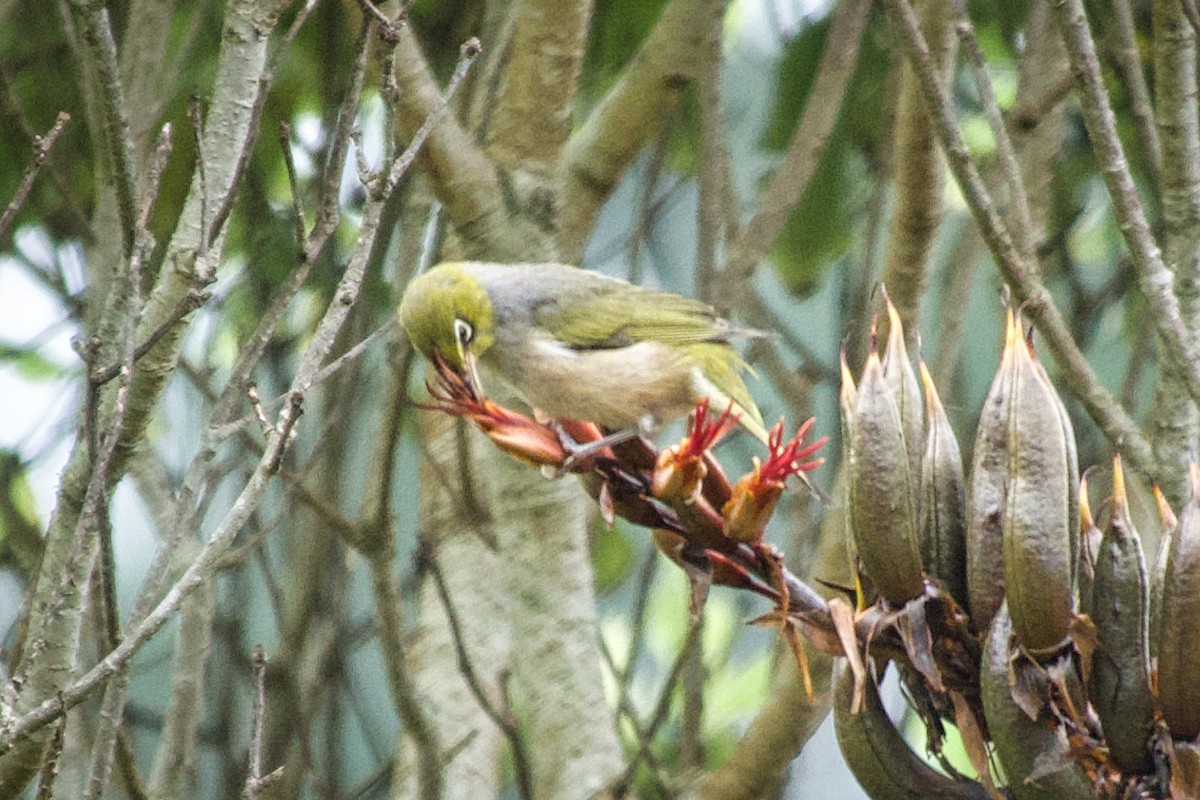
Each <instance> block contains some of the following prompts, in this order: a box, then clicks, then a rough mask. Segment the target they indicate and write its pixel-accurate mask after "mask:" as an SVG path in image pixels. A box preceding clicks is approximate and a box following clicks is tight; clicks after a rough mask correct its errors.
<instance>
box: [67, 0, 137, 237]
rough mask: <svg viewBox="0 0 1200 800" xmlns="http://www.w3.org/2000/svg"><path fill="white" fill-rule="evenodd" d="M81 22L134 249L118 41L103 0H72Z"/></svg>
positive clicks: (121, 211) (120, 209)
mask: <svg viewBox="0 0 1200 800" xmlns="http://www.w3.org/2000/svg"><path fill="white" fill-rule="evenodd" d="M72 10H73V12H74V13H75V15H76V17H77V19H78V20H79V23H80V30H81V33H82V37H83V42H84V45H85V47H86V48H87V53H88V56H89V57H90V59H91V67H92V69H93V70H94V75H95V79H96V82H97V86H96V89H97V90H98V91H99V94H100V106H101V109H100V110H101V114H102V117H101V121H102V123H103V132H104V145H105V150H106V151H107V154H108V160H109V164H108V167H109V169H110V170H111V171H112V177H113V184H114V187H115V190H116V196H117V216H118V217H119V219H120V221H121V235H122V240H123V242H124V245H125V246H124V253H125V255H126V256H128V255H129V254H130V253H132V252H133V248H134V244H135V241H134V240H135V236H136V231H137V226H136V222H135V220H136V210H135V206H134V203H135V199H134V198H136V197H137V182H136V179H135V177H134V167H133V151H134V145H133V142H132V141H131V140H130V135H129V109H128V108H127V106H126V104H125V90H124V88H123V87H122V85H121V69H120V66H119V61H118V58H117V45H116V42H115V41H114V39H113V34H112V28H111V26H110V24H109V18H108V10H107V9H106V8H105V7H104V3H103V2H88V3H83V4H72Z"/></svg>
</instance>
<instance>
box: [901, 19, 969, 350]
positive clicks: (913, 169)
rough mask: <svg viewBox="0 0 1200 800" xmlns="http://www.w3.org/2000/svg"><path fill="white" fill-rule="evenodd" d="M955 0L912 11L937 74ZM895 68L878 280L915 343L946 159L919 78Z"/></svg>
mask: <svg viewBox="0 0 1200 800" xmlns="http://www.w3.org/2000/svg"><path fill="white" fill-rule="evenodd" d="M960 6H961V4H958V0H929V2H922V3H921V4H920V11H919V12H916V14H917V18H918V20H919V26H920V30H921V34H922V36H923V37H924V39H925V41H926V42H927V44H928V46H929V51H930V57H931V58H932V59H933V63H934V64H935V65H936V72H937V74H938V77H939V78H941V79H942V80H945V81H948V80H949V78H950V76H951V75H953V72H954V60H955V55H956V50H957V44H958V43H957V40H956V39H955V37H954V21H955V19H956V18H957V17H958V16H960V14H961V11H960ZM897 66H898V67H899V69H900V72H901V76H900V87H899V95H898V97H897V98H896V122H895V131H894V132H893V143H892V148H893V150H894V153H893V156H892V183H893V189H892V191H893V194H894V197H895V201H894V203H893V208H892V213H891V219H890V220H889V223H888V235H887V244H886V246H885V248H884V255H883V276H882V282H883V283H884V284H885V285H887V286H888V288H890V289H892V291H891V297H892V302H893V303H895V306H896V310H897V311H898V312H899V314H900V319H901V321H902V322H903V323H904V329H905V331H906V333H907V335H908V337H909V339H910V342H912V341H915V339H914V337H915V336H916V335H917V330H918V322H919V321H920V312H921V301H922V299H923V298H924V296H925V286H926V284H927V282H928V276H929V273H930V271H931V260H930V255H931V253H932V252H933V243H934V240H935V238H936V237H937V233H938V229H939V227H940V226H941V223H942V211H943V200H944V192H945V183H946V160H945V158H944V156H943V154H942V151H941V149H940V148H939V147H938V142H937V134H936V133H935V132H934V123H933V120H932V119H931V118H930V115H929V113H928V112H927V111H926V109H925V107H924V104H923V102H922V97H921V86H920V79H919V77H918V76H917V75H916V73H915V71H914V69H913V67H912V65H911V64H909V63H903V64H900V65H897Z"/></svg>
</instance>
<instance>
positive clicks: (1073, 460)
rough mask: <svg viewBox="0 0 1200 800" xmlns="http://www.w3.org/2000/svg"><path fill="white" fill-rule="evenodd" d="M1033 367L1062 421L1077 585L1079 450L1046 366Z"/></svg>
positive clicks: (1036, 364)
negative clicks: (1048, 389) (1051, 398)
mask: <svg viewBox="0 0 1200 800" xmlns="http://www.w3.org/2000/svg"><path fill="white" fill-rule="evenodd" d="M1033 366H1034V369H1036V370H1037V371H1038V374H1039V375H1041V377H1042V380H1043V381H1045V383H1046V385H1047V386H1049V387H1050V394H1051V395H1052V396H1053V397H1054V406H1055V408H1056V409H1057V410H1058V419H1059V421H1060V422H1061V423H1062V431H1063V446H1064V447H1066V449H1067V488H1068V490H1069V491H1068V496H1067V515H1068V522H1067V525H1068V530H1069V531H1070V539H1069V542H1070V546H1071V586H1076V585H1078V576H1079V558H1080V544H1079V452H1078V450H1077V449H1076V446H1075V427H1074V426H1073V425H1072V424H1071V415H1070V414H1068V413H1067V407H1066V405H1064V404H1063V401H1062V397H1061V396H1060V395H1059V393H1058V392H1056V391H1054V384H1053V383H1052V382H1051V381H1050V376H1049V375H1047V374H1046V368H1045V367H1043V366H1042V362H1040V361H1038V360H1037V359H1034V361H1033Z"/></svg>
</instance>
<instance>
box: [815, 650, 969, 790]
mask: <svg viewBox="0 0 1200 800" xmlns="http://www.w3.org/2000/svg"><path fill="white" fill-rule="evenodd" d="M839 660H841V659H839ZM844 664H845V662H844V661H842V666H841V672H840V673H839V674H837V675H835V676H834V681H835V683H834V687H835V688H834V695H833V724H834V730H835V731H836V733H837V739H838V746H839V747H840V748H841V750H842V755H843V756H845V758H846V764H847V765H848V766H849V767H850V771H851V772H853V773H854V777H855V778H857V779H858V782H859V785H861V786H862V788H863V790H864V791H866V793H867V795H868V796H870V797H871V798H872V800H926V799H927V798H938V800H989V798H988V794H987V791H986V790H985V789H984V788H983V786H982V785H981V784H979V783H977V782H975V781H955V780H951V779H950V778H948V777H946V776H945V775H943V774H942V773H940V772H938V771H937V770H935V769H933V768H932V767H930V766H929V765H928V764H926V763H925V762H924V761H923V760H922V759H921V757H920V756H918V755H917V754H916V753H914V752H913V751H912V748H911V747H909V746H908V743H907V742H905V741H904V737H902V736H901V735H900V733H899V731H897V730H896V726H895V725H893V724H892V721H891V720H890V719H888V715H887V711H886V710H885V709H884V707H883V703H882V702H880V699H879V689H878V687H876V686H875V682H874V681H873V680H871V679H868V680H867V684H866V694H865V696H864V698H863V700H864V702H863V707H862V708H861V709H860V710H859V712H858V713H857V714H854V713H852V712H851V706H852V704H853V701H854V675H853V673H851V672H850V670H849V669H846V667H845V665H844Z"/></svg>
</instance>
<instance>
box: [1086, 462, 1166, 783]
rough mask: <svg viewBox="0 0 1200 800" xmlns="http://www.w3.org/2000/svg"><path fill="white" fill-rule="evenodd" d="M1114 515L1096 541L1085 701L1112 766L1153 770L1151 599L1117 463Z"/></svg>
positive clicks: (1140, 772) (1115, 463)
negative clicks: (1092, 638) (1092, 628)
mask: <svg viewBox="0 0 1200 800" xmlns="http://www.w3.org/2000/svg"><path fill="white" fill-rule="evenodd" d="M1111 508H1112V513H1111V514H1110V516H1109V521H1108V524H1107V525H1106V526H1105V528H1104V537H1103V538H1102V539H1101V540H1100V548H1099V553H1098V556H1099V557H1098V558H1097V559H1096V572H1095V578H1094V583H1093V588H1094V594H1093V602H1092V612H1091V617H1092V622H1094V623H1095V625H1096V650H1095V652H1094V654H1093V655H1092V672H1091V675H1090V676H1089V677H1088V696H1089V699H1090V700H1091V702H1092V705H1093V706H1094V707H1095V709H1096V714H1097V715H1099V717H1100V724H1101V726H1102V727H1103V728H1104V739H1105V741H1107V742H1108V750H1109V754H1110V756H1111V757H1112V760H1113V763H1115V764H1116V765H1117V766H1118V767H1120V768H1121V770H1122V771H1125V772H1134V773H1139V774H1144V773H1146V772H1148V771H1149V770H1150V768H1151V763H1150V757H1149V755H1150V754H1149V749H1148V748H1147V746H1146V743H1147V741H1148V739H1149V738H1150V733H1151V731H1152V729H1153V727H1154V695H1153V693H1152V692H1151V690H1150V650H1149V647H1150V645H1149V641H1148V639H1149V633H1148V625H1149V616H1148V609H1147V605H1148V603H1149V597H1148V592H1147V583H1146V562H1145V559H1144V558H1143V557H1142V544H1141V539H1140V537H1139V536H1138V533H1137V531H1136V530H1135V529H1134V527H1133V520H1132V519H1130V516H1129V501H1128V499H1127V498H1126V496H1125V474H1124V472H1122V470H1121V457H1120V456H1119V455H1118V456H1114V457H1113V497H1112V506H1111Z"/></svg>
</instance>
